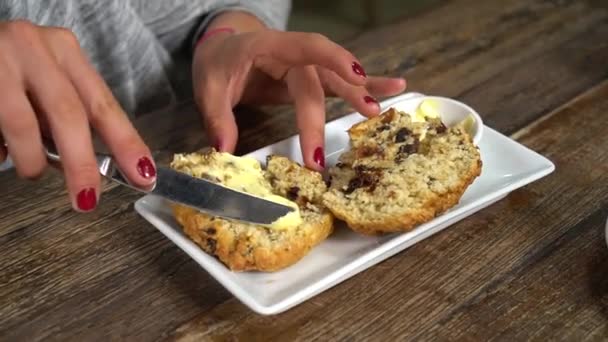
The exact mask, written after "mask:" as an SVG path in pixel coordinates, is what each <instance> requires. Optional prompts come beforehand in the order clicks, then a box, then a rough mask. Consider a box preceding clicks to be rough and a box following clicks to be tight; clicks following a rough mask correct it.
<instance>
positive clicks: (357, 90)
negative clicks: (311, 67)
mask: <svg viewBox="0 0 608 342" xmlns="http://www.w3.org/2000/svg"><path fill="white" fill-rule="evenodd" d="M318 71H319V76H320V77H321V81H322V83H323V85H324V86H325V88H326V89H328V90H329V91H331V92H332V93H334V94H336V95H337V96H339V97H341V98H343V99H344V100H346V101H347V102H348V103H350V104H351V105H352V106H353V108H355V110H356V111H358V112H359V113H361V114H362V115H364V116H367V117H372V116H375V115H378V114H380V105H379V104H378V101H377V100H376V99H375V98H374V97H373V96H372V95H371V94H370V93H369V92H368V91H367V89H366V88H365V87H357V86H353V85H352V84H348V83H346V82H345V81H344V80H343V79H341V78H340V77H339V76H338V75H336V74H335V73H334V72H333V71H329V70H326V69H322V68H319V69H318Z"/></svg>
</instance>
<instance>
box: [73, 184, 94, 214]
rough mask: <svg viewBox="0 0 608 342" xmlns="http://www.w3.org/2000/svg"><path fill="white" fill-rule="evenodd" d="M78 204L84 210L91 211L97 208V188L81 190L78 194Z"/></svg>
mask: <svg viewBox="0 0 608 342" xmlns="http://www.w3.org/2000/svg"><path fill="white" fill-rule="evenodd" d="M76 205H78V209H80V210H82V211H90V210H93V209H95V207H96V206H97V195H96V194H95V189H93V188H88V189H84V190H82V191H80V192H79V193H78V195H76Z"/></svg>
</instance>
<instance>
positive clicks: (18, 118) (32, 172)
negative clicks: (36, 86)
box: [0, 72, 47, 179]
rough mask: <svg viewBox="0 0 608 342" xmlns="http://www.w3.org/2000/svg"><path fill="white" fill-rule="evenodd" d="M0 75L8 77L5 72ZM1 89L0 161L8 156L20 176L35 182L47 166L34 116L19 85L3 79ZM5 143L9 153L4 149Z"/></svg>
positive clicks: (0, 81) (0, 80) (0, 83)
mask: <svg viewBox="0 0 608 342" xmlns="http://www.w3.org/2000/svg"><path fill="white" fill-rule="evenodd" d="M0 74H1V75H7V73H5V72H2V73H0ZM0 88H1V89H3V91H2V92H0V130H1V132H2V137H3V141H0V161H4V160H5V158H6V155H7V153H10V155H11V156H12V160H13V164H14V165H15V168H16V170H17V173H18V174H19V176H20V177H22V178H26V179H36V178H38V177H39V176H40V175H41V174H42V173H43V172H44V169H45V168H46V165H47V164H46V157H45V155H44V153H43V148H42V138H41V136H40V129H39V128H38V121H37V120H36V115H35V114H34V110H33V109H32V107H31V105H30V103H29V100H28V98H27V96H26V95H25V91H24V90H23V87H22V85H21V84H19V83H17V82H14V81H11V80H8V79H7V78H6V77H2V79H0ZM5 141H6V143H7V145H8V151H7V149H6V148H5V147H4V143H5Z"/></svg>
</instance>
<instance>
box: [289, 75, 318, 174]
mask: <svg viewBox="0 0 608 342" xmlns="http://www.w3.org/2000/svg"><path fill="white" fill-rule="evenodd" d="M286 81H287V87H288V89H289V93H290V94H291V97H292V98H293V99H294V102H295V109H296V121H297V124H298V129H299V130H300V145H301V148H302V155H303V157H304V163H305V164H306V166H308V167H309V168H311V169H314V170H318V171H321V170H323V169H324V168H325V153H324V142H325V95H324V94H323V88H322V86H321V81H320V80H319V76H318V75H317V71H316V69H315V67H314V66H305V67H298V68H293V69H291V70H290V71H289V72H288V74H287V77H286Z"/></svg>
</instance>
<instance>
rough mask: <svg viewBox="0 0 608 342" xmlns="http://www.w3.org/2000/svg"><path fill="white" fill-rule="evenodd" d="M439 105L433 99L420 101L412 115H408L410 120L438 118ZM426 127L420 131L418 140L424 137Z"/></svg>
mask: <svg viewBox="0 0 608 342" xmlns="http://www.w3.org/2000/svg"><path fill="white" fill-rule="evenodd" d="M439 117H440V116H439V105H438V104H437V102H435V101H433V100H424V101H422V102H420V104H419V105H418V108H416V111H415V112H414V115H410V118H411V120H412V122H426V119H427V118H439ZM426 131H427V129H426V128H423V129H421V131H420V140H424V138H425V137H426Z"/></svg>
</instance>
